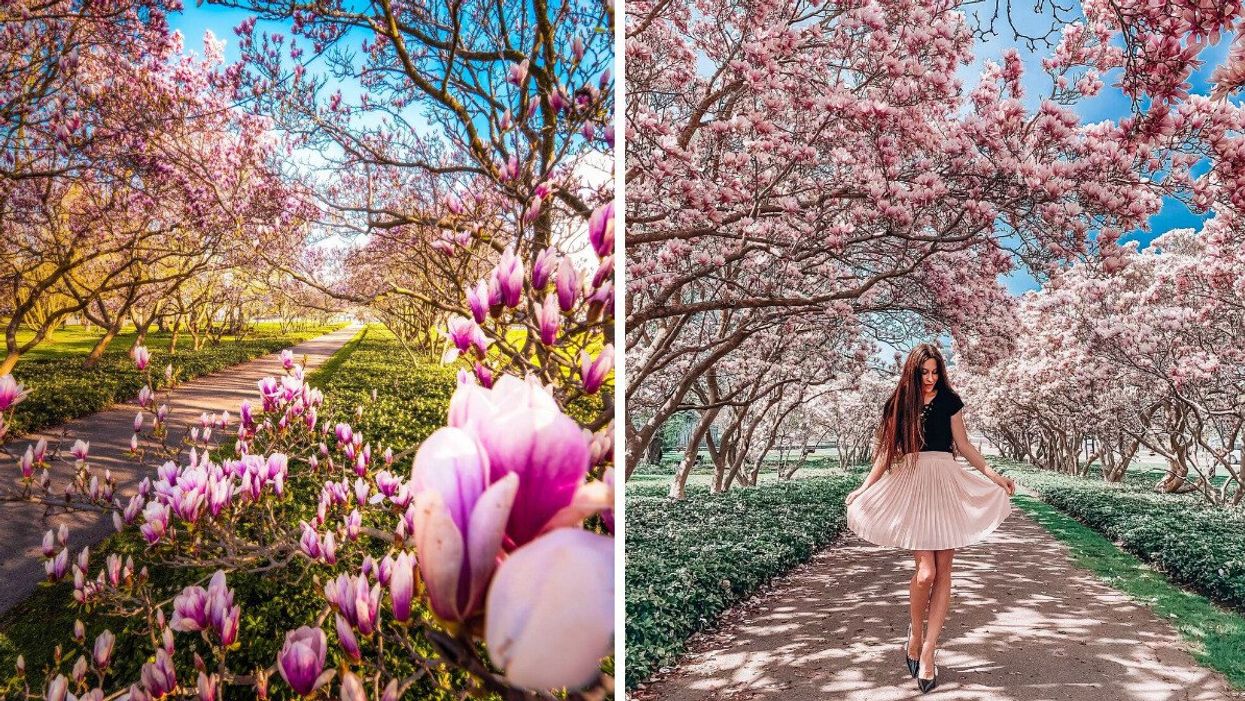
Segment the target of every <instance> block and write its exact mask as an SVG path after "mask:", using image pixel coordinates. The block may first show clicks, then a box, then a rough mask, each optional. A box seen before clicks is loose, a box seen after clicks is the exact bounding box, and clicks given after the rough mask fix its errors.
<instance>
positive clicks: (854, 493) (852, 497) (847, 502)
mask: <svg viewBox="0 0 1245 701" xmlns="http://www.w3.org/2000/svg"><path fill="white" fill-rule="evenodd" d="M863 491H865V490H864V487H859V488H857V489H853V490H852V491H851V493H850V494H848V495H847V498H846V499H844V500H843V504H844V505H846V506H851V505H852V502H853V501H856V497H858V496H860V493H861V492H863Z"/></svg>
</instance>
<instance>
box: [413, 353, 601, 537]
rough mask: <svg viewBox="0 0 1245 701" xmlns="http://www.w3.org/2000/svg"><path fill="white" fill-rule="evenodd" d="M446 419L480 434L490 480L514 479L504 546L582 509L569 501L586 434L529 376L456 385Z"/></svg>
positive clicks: (584, 459) (584, 456)
mask: <svg viewBox="0 0 1245 701" xmlns="http://www.w3.org/2000/svg"><path fill="white" fill-rule="evenodd" d="M449 424H450V426H452V427H460V428H463V429H465V430H467V431H469V432H470V433H472V434H474V436H475V438H476V440H478V441H479V443H480V445H481V446H482V447H483V449H484V458H485V459H486V460H487V467H488V475H489V480H490V482H492V483H493V484H496V483H498V482H499V481H500V480H502V479H504V478H506V477H507V476H509V475H510V474H514V475H515V476H516V477H517V478H518V485H517V488H516V491H515V496H514V506H513V508H512V509H511V510H510V514H509V518H508V521H507V523H506V541H505V546H506V548H507V549H513V548H515V547H518V546H521V545H523V544H524V543H527V542H529V541H531V540H532V539H533V538H535V537H536V536H537V535H539V534H540V533H541V532H542V531H543V530H545V529H546V528H549V527H551V524H554V523H557V522H560V521H561V520H563V519H566V518H569V517H570V515H569V510H574V511H575V512H576V513H577V514H578V512H579V511H581V510H582V508H583V503H582V501H581V503H580V504H575V503H574V502H575V499H576V496H577V493H579V492H580V490H581V487H584V486H585V484H584V481H585V479H586V476H587V473H588V458H589V451H588V441H587V439H586V438H585V437H584V434H583V430H582V429H580V427H579V425H578V424H577V423H575V421H573V420H572V419H570V418H569V417H567V416H566V415H565V414H563V413H562V412H561V410H560V409H559V408H558V405H557V402H555V401H554V399H553V397H552V396H551V395H550V394H549V393H548V391H547V390H546V389H545V388H544V387H541V386H540V385H539V384H538V383H536V382H535V381H525V380H520V379H519V378H517V377H514V376H513V375H503V376H502V377H501V378H500V379H499V380H498V381H497V384H496V385H495V387H494V388H493V389H485V388H483V387H479V386H476V385H471V384H463V385H459V386H458V388H457V389H456V390H455V392H454V395H453V396H452V397H451V398H450V412H449ZM443 430H444V429H443ZM594 489H595V488H594ZM591 495H592V493H586V494H581V495H580V496H581V497H589V496H591ZM579 518H582V516H579ZM421 561H422V558H421Z"/></svg>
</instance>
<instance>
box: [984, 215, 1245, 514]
mask: <svg viewBox="0 0 1245 701" xmlns="http://www.w3.org/2000/svg"><path fill="white" fill-rule="evenodd" d="M1211 243H1213V242H1212V241H1210V240H1209V238H1208V236H1206V235H1204V234H1202V235H1199V234H1197V233H1195V232H1194V231H1192V230H1188V229H1183V230H1175V231H1170V232H1167V233H1166V234H1164V235H1162V236H1160V237H1158V238H1157V239H1155V240H1154V242H1153V243H1152V244H1151V245H1150V246H1149V247H1147V248H1146V249H1144V250H1141V251H1138V250H1136V246H1135V245H1132V246H1129V247H1127V248H1124V249H1122V250H1121V251H1120V252H1119V253H1118V255H1117V256H1116V257H1114V258H1112V259H1111V260H1110V261H1109V265H1081V266H1076V267H1073V268H1072V269H1070V270H1068V271H1067V272H1065V273H1063V274H1061V275H1059V276H1057V277H1056V278H1055V279H1053V280H1052V281H1051V282H1050V283H1049V284H1048V285H1047V286H1046V287H1045V288H1043V289H1042V290H1041V291H1039V292H1036V293H1030V294H1029V295H1028V296H1027V297H1026V298H1025V300H1024V301H1023V303H1022V308H1023V311H1022V314H1021V319H1022V328H1021V334H1020V336H1021V341H1020V342H1019V347H1018V352H1017V354H1016V356H1015V357H1014V358H1012V359H1009V360H1008V361H1006V362H1004V363H1000V364H998V365H996V366H994V367H993V368H990V369H989V370H987V371H983V372H980V373H979V375H978V376H977V377H976V378H975V379H974V380H973V381H972V393H973V394H974V397H976V398H979V400H980V402H979V403H980V406H981V409H980V413H981V415H982V416H983V418H984V419H985V420H986V421H987V423H988V430H989V432H990V433H991V435H992V437H993V439H994V440H995V442H996V443H998V444H999V445H1000V446H1002V447H1003V449H1004V450H1005V451H1006V452H1008V453H1009V454H1011V455H1012V456H1013V457H1018V458H1024V459H1029V460H1032V461H1033V462H1035V463H1037V464H1039V465H1041V466H1044V467H1048V468H1050V469H1058V470H1061V471H1065V472H1072V473H1078V474H1084V473H1085V472H1087V471H1088V470H1089V467H1090V465H1092V464H1093V463H1095V462H1099V461H1101V463H1102V468H1103V469H1102V474H1103V477H1104V478H1105V479H1107V480H1111V481H1115V480H1119V479H1122V478H1123V476H1124V474H1125V471H1126V470H1127V469H1128V467H1129V465H1130V464H1131V462H1132V461H1133V460H1134V459H1135V458H1136V455H1137V453H1138V450H1139V449H1140V448H1145V449H1148V450H1150V451H1153V452H1154V453H1156V454H1158V455H1159V456H1161V457H1162V458H1163V459H1164V460H1166V462H1167V463H1168V470H1167V472H1166V474H1165V476H1164V477H1163V478H1162V479H1161V480H1160V481H1159V483H1158V484H1156V485H1155V488H1156V489H1158V490H1160V491H1167V492H1174V491H1193V490H1197V491H1199V492H1201V493H1202V494H1204V495H1205V496H1206V497H1207V499H1208V500H1210V501H1212V502H1214V503H1240V502H1241V500H1242V498H1245V489H1243V483H1242V475H1241V467H1240V449H1241V447H1242V440H1243V438H1245V436H1243V435H1242V429H1245V403H1243V402H1242V397H1245V393H1243V392H1245V355H1243V354H1242V351H1241V350H1240V348H1239V344H1238V343H1236V342H1235V339H1236V337H1237V336H1238V335H1239V330H1240V329H1241V328H1242V324H1245V316H1243V314H1245V297H1243V296H1242V292H1243V291H1245V289H1243V288H1242V287H1241V284H1240V281H1239V276H1236V275H1231V274H1228V273H1227V269H1226V268H1225V267H1224V265H1223V263H1224V261H1223V255H1222V254H1223V252H1222V251H1220V250H1217V249H1216V248H1215V247H1214V246H1213V245H1210V244H1211ZM1091 439H1092V443H1091V445H1093V446H1094V448H1093V451H1092V452H1091V453H1090V454H1089V455H1088V456H1086V455H1082V454H1081V451H1082V446H1083V445H1085V441H1086V440H1091ZM1086 457H1087V458H1088V459H1086ZM1215 476H1219V477H1223V478H1224V479H1223V480H1222V482H1220V483H1218V484H1216V483H1215V482H1212V481H1211V478H1213V477H1215Z"/></svg>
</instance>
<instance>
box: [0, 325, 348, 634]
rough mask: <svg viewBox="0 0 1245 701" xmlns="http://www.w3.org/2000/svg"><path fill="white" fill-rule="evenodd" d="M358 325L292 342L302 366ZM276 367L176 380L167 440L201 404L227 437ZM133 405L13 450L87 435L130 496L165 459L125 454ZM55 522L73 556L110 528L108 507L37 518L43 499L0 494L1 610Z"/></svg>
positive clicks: (62, 474) (28, 585)
mask: <svg viewBox="0 0 1245 701" xmlns="http://www.w3.org/2000/svg"><path fill="white" fill-rule="evenodd" d="M358 331H359V326H358V325H351V326H347V327H345V328H343V329H338V330H337V331H334V332H332V333H328V334H325V335H323V336H319V337H317V338H313V339H310V340H308V341H304V342H302V343H300V344H298V345H296V346H294V347H293V349H294V356H295V359H296V360H298V361H299V362H302V360H303V358H304V356H306V360H307V365H306V367H307V370H311V369H313V368H315V367H318V366H319V365H321V364H323V363H324V362H325V361H326V360H328V359H329V358H330V357H332V355H333V354H334V353H336V352H337V351H338V349H340V348H341V347H342V346H343V345H345V344H346V342H348V341H349V340H350V339H351V338H353V337H354V335H355V334H356V333H358ZM283 374H284V370H282V369H281V361H280V360H279V358H278V355H277V354H273V355H267V356H262V357H260V358H256V359H255V360H251V361H249V362H246V363H243V364H241V365H235V366H233V367H231V368H225V369H224V370H219V371H217V372H214V373H212V374H210V375H204V376H202V377H199V378H197V379H194V380H191V381H189V382H186V383H184V384H182V385H180V386H178V387H176V388H175V389H174V390H173V397H172V400H171V401H169V402H168V404H169V418H168V426H169V432H170V444H172V441H174V440H181V438H182V437H183V436H184V435H185V434H186V432H187V431H188V430H189V428H190V427H191V426H197V425H198V424H199V416H200V415H201V414H202V413H203V412H208V413H209V414H219V413H220V412H221V411H228V412H229V415H230V417H231V418H230V424H231V425H230V427H229V428H227V429H225V430H224V431H221V432H219V435H218V436H215V437H214V438H213V443H215V444H218V445H219V444H221V443H222V442H223V443H224V444H225V445H232V443H233V441H234V440H235V438H236V433H237V430H238V407H239V406H240V405H241V404H242V400H243V399H250V400H251V404H252V405H253V406H258V405H259V388H258V382H259V381H260V380H261V379H263V378H264V377H267V376H269V375H274V376H278V377H279V376H281V375H283ZM166 396H167V395H165V394H163V393H161V394H160V397H159V398H160V401H161V402H164V400H165V397H166ZM138 410H139V407H138V405H137V404H135V403H125V404H116V405H114V406H113V407H112V408H110V409H107V410H105V411H101V412H98V413H95V414H91V415H89V416H84V417H82V418H79V419H74V420H72V421H69V422H67V423H65V424H63V425H61V426H55V427H50V428H47V429H44V430H43V431H40V432H38V433H34V434H31V435H29V436H23V437H22V438H20V439H18V440H16V441H14V442H13V443H12V444H11V446H10V447H11V449H12V450H13V451H14V452H15V454H17V455H20V454H21V452H22V451H25V450H26V444H27V443H34V442H36V441H38V440H39V439H40V438H46V439H47V441H48V451H49V453H50V452H51V451H52V450H53V449H56V448H57V447H58V446H59V449H60V451H61V455H63V456H66V457H68V455H69V448H70V446H72V445H73V442H74V440H75V439H78V438H81V439H83V440H86V441H90V443H91V448H90V462H91V468H92V471H93V473H95V474H98V475H100V477H101V479H102V478H103V474H104V470H105V469H108V470H111V471H112V474H113V476H114V477H115V478H116V480H117V494H119V495H121V499H122V503H125V501H128V500H129V498H130V496H132V495H134V494H137V493H138V484H139V482H142V480H143V476H144V475H147V474H154V472H155V468H156V467H157V466H158V465H160V464H162V463H163V462H164V461H165V458H158V459H157V458H155V457H148V458H147V459H146V464H140V463H138V462H137V461H136V460H135V458H132V457H130V456H129V455H127V454H126V453H127V452H128V451H129V449H130V436H132V435H133V434H134V414H136V413H137V412H138ZM145 414H146V428H148V429H150V427H151V420H152V416H151V413H150V412H146V413H145ZM187 454H188V449H186V448H183V450H182V453H181V458H182V459H185V457H186V455H187ZM70 462H72V458H69V461H68V462H67V461H66V460H63V459H58V460H56V461H55V464H54V465H53V466H52V468H51V470H50V471H51V473H52V484H53V489H62V490H63V489H64V485H65V484H66V480H67V479H70V478H72V476H73V472H74V468H73V466H72V465H71V464H69V463H70ZM2 469H3V475H4V477H3V478H4V479H5V480H6V481H10V480H11V481H12V483H14V484H16V477H15V475H17V474H18V471H17V466H16V465H15V464H11V463H6V464H4V465H3V467H2ZM140 518H141V517H140ZM62 523H64V524H66V525H68V526H69V530H70V538H69V544H70V547H71V550H70V553H71V555H72V556H73V557H76V556H77V551H78V549H80V548H81V547H82V546H84V545H93V544H95V543H97V542H99V541H101V540H103V539H104V538H105V537H107V536H108V535H109V534H110V533H112V532H113V530H114V529H113V527H112V517H111V515H108V516H101V514H99V513H97V512H88V511H80V512H76V513H70V514H64V513H57V514H55V515H53V516H51V517H50V518H44V507H43V506H41V505H38V504H31V503H23V502H0V533H4V534H5V537H4V538H3V539H2V540H0V582H2V583H3V586H0V613H3V612H5V611H7V610H8V609H9V608H10V607H11V606H13V605H14V604H16V603H17V602H19V601H21V600H22V599H24V598H26V597H27V596H29V595H30V593H31V592H32V591H34V589H35V586H36V585H37V584H38V583H39V581H40V580H41V579H43V578H44V577H45V575H44V570H43V555H42V553H41V545H42V543H43V534H44V532H46V531H47V530H48V528H54V527H59V526H60V524H62ZM70 559H71V560H72V559H73V558H72V557H71V558H70ZM101 566H102V564H101V563H100V562H98V561H95V560H94V558H93V561H92V563H91V568H90V573H89V574H90V575H92V576H93V575H94V574H95V572H96V571H98V570H99V568H100V567H101Z"/></svg>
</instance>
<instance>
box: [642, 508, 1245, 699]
mask: <svg viewBox="0 0 1245 701" xmlns="http://www.w3.org/2000/svg"><path fill="white" fill-rule="evenodd" d="M911 571H912V560H911V556H910V555H909V554H907V553H905V552H902V551H898V550H894V549H889V548H880V547H877V546H874V545H872V544H870V543H866V542H864V541H862V540H860V539H859V538H857V537H856V536H854V535H852V534H850V533H848V534H847V536H846V537H844V538H843V539H841V540H840V541H839V542H838V543H837V544H835V545H833V546H831V547H829V548H827V549H825V550H823V551H822V552H821V553H819V554H818V555H816V556H815V557H814V558H813V559H812V560H810V561H809V562H807V563H805V564H804V565H801V566H800V567H798V568H797V569H796V570H795V571H793V572H792V573H790V574H788V575H786V576H784V577H782V578H779V579H777V580H775V581H774V582H773V584H772V586H770V587H767V588H766V589H765V591H764V592H763V593H761V594H760V595H758V596H756V597H754V598H752V599H750V600H749V601H748V602H746V603H745V604H743V605H742V606H739V607H737V608H735V609H733V610H731V611H729V612H727V614H726V616H725V617H724V620H723V623H722V626H721V627H720V628H719V629H718V630H717V631H715V632H713V633H710V634H708V635H705V636H702V637H699V638H698V639H697V640H696V641H695V642H693V643H692V646H691V647H692V649H691V651H690V653H689V654H688V655H687V656H686V657H685V658H684V660H683V662H682V663H681V664H680V665H679V666H678V667H677V668H676V669H675V670H673V671H672V672H670V673H668V674H666V675H664V677H663V678H659V679H658V680H657V681H656V682H655V683H651V684H649V685H647V686H646V687H645V688H644V689H641V690H638V691H637V692H635V693H633V694H632V695H631V698H632V699H633V700H640V699H644V700H651V699H662V700H664V701H693V700H695V701H716V700H719V699H784V700H787V699H790V700H791V701H805V700H811V699H817V700H819V701H820V700H823V699H824V700H827V701H829V700H833V701H897V700H899V699H917V698H929V699H938V700H939V701H1047V700H1049V701H1228V700H1229V699H1240V698H1245V695H1240V694H1235V695H1234V694H1233V692H1231V691H1230V687H1229V686H1228V685H1227V683H1226V682H1225V681H1224V680H1223V678H1222V677H1221V676H1219V675H1218V674H1216V673H1214V672H1211V671H1209V670H1206V669H1204V668H1201V667H1198V666H1197V665H1196V663H1194V661H1193V658H1192V657H1191V656H1190V655H1189V653H1187V652H1185V651H1184V649H1183V644H1182V642H1181V640H1180V637H1179V634H1177V633H1176V632H1175V631H1174V630H1173V629H1172V628H1171V626H1169V625H1167V624H1166V623H1165V622H1164V621H1162V620H1160V619H1158V618H1157V617H1155V615H1154V614H1153V613H1152V612H1151V611H1150V610H1149V609H1146V608H1144V607H1141V606H1139V605H1137V604H1135V603H1133V602H1132V601H1131V600H1130V599H1129V598H1128V597H1127V596H1126V595H1124V594H1122V593H1120V592H1119V591H1117V590H1115V589H1112V588H1111V587H1109V586H1107V585H1106V584H1105V583H1104V582H1102V580H1100V579H1098V578H1096V577H1095V576H1094V575H1093V574H1091V573H1089V572H1087V571H1084V570H1080V569H1077V568H1075V567H1073V566H1072V564H1071V563H1070V561H1069V559H1068V552H1067V549H1066V548H1065V546H1064V545H1062V544H1061V543H1059V542H1058V541H1057V540H1055V539H1054V538H1053V537H1052V536H1051V535H1050V534H1049V533H1047V532H1046V530H1045V529H1043V528H1042V527H1041V526H1040V525H1038V524H1037V523H1035V522H1034V521H1033V520H1032V519H1030V518H1029V517H1028V516H1026V515H1025V514H1024V513H1023V512H1021V511H1020V510H1019V509H1016V510H1015V511H1013V512H1012V515H1011V516H1010V517H1009V518H1008V520H1007V521H1005V522H1004V524H1003V526H1001V527H1000V528H999V530H998V531H996V532H995V533H994V534H992V535H991V536H990V537H989V538H988V539H987V540H986V541H984V542H983V543H980V544H977V545H974V546H972V547H969V548H966V549H964V550H962V551H960V552H959V553H957V554H956V569H955V573H954V584H953V587H954V588H953V590H952V602H951V615H950V618H949V619H948V621H947V625H946V627H944V629H943V633H942V636H941V638H942V646H941V649H940V650H939V652H938V673H939V686H938V688H937V689H935V690H934V691H932V692H930V694H928V695H924V696H923V695H922V694H921V693H920V691H919V690H917V688H916V681H915V680H913V679H912V678H911V676H910V675H909V674H908V671H907V669H906V668H905V666H904V662H903V651H902V646H903V642H904V635H905V634H906V633H907V625H908V623H907V621H908V608H907V597H908V581H909V578H910V577H911Z"/></svg>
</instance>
